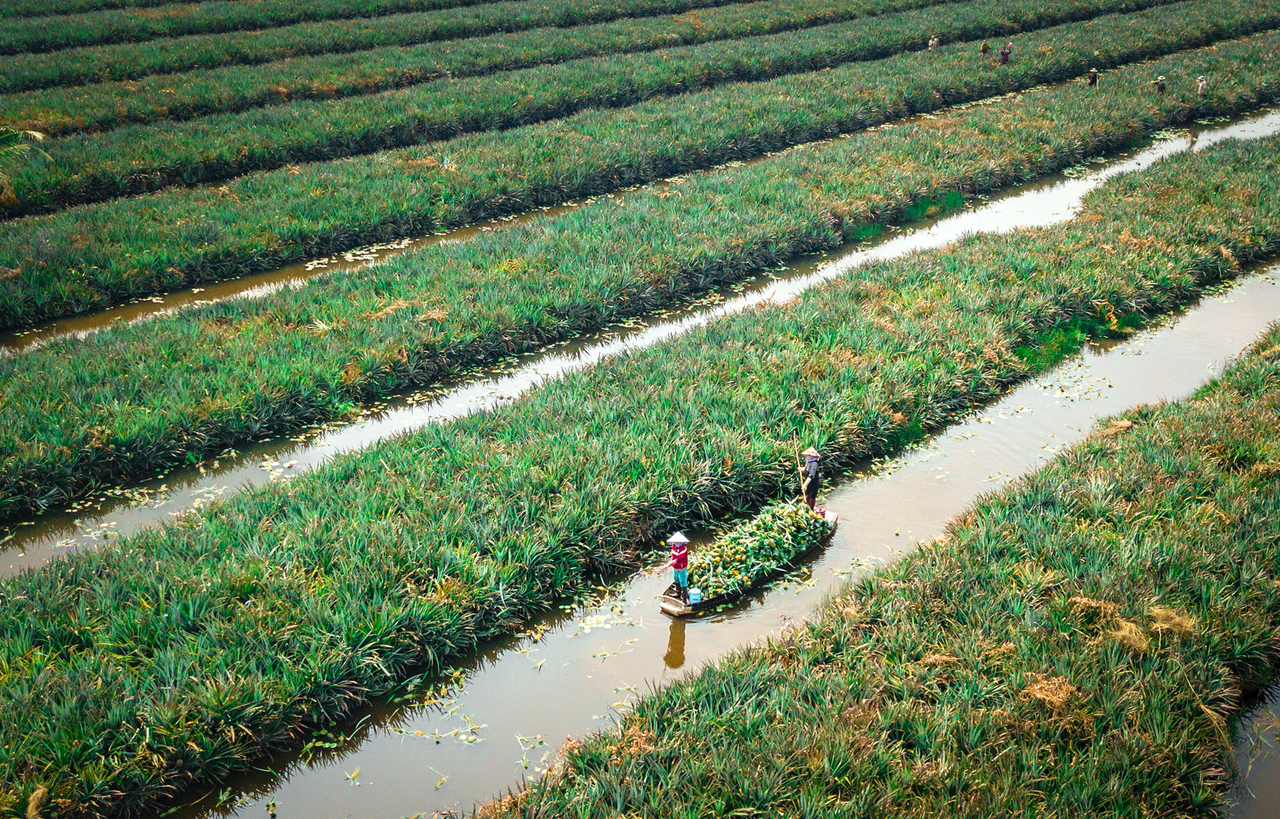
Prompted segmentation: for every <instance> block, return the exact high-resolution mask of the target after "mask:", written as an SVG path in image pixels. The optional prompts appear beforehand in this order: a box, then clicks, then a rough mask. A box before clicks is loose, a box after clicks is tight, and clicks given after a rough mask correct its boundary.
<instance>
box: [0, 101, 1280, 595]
mask: <svg viewBox="0 0 1280 819" xmlns="http://www.w3.org/2000/svg"><path fill="white" fill-rule="evenodd" d="M1275 133H1280V111H1269V112H1266V113H1263V114H1258V115H1254V116H1251V117H1249V118H1246V119H1243V120H1241V121H1238V122H1233V123H1230V124H1218V125H1211V126H1203V127H1199V128H1197V129H1195V130H1188V131H1179V132H1174V133H1171V134H1166V135H1165V136H1167V137H1168V138H1165V139H1161V140H1159V141H1157V142H1155V143H1154V144H1153V145H1151V146H1149V147H1147V148H1145V149H1143V150H1140V151H1137V152H1134V153H1133V154H1132V155H1129V156H1126V157H1118V158H1112V159H1108V160H1099V161H1098V162H1096V163H1095V164H1094V166H1092V167H1087V168H1077V169H1073V171H1072V172H1071V173H1070V174H1067V175H1063V176H1059V177H1054V178H1051V179H1048V180H1044V181H1041V182H1038V183H1035V184H1029V185H1025V186H1021V187H1018V188H1014V189H1011V190H1010V191H1008V192H1006V193H1004V194H1002V195H1001V196H999V197H996V198H993V199H991V200H990V201H989V202H986V203H985V204H980V205H979V206H977V207H971V208H969V209H966V210H964V211H962V212H959V213H956V214H954V215H951V216H946V217H943V218H940V219H937V220H934V221H933V222H929V223H921V224H920V225H919V226H918V227H917V229H915V230H912V231H910V232H906V233H897V232H891V233H890V238H887V239H885V240H883V241H880V242H878V243H877V244H874V245H872V246H870V247H863V248H849V249H846V250H845V251H841V252H837V253H834V254H825V255H823V256H822V257H818V258H811V259H806V260H801V261H800V262H798V263H796V264H793V265H790V266H787V267H785V268H782V269H779V270H777V271H773V272H772V273H770V274H767V275H764V276H759V277H756V278H754V279H751V280H749V281H746V282H742V283H740V284H738V285H735V286H734V287H732V288H728V289H726V290H722V291H718V292H715V293H712V294H710V295H708V296H706V297H704V298H701V299H699V300H697V301H696V302H694V303H692V304H687V305H684V306H682V307H680V308H676V309H673V310H668V311H663V312H661V313H659V314H657V315H654V316H649V317H646V318H645V319H643V320H641V319H635V320H633V321H631V322H628V323H626V324H624V325H621V326H618V327H613V328H609V329H607V330H606V331H604V332H601V333H596V334H591V335H588V336H585V337H583V338H580V339H576V340H574V341H573V342H569V343H563V344H558V345H553V346H552V347H550V348H547V349H544V350H541V351H538V352H536V353H530V354H527V355H523V356H517V357H513V358H512V359H511V360H509V361H508V362H506V363H505V364H503V365H501V366H498V367H494V368H489V369H486V370H483V371H480V372H478V373H477V374H476V375H475V376H473V377H472V378H470V379H468V380H466V381H464V382H462V383H444V384H440V385H437V386H435V387H433V388H431V389H428V390H422V391H418V392H414V393H412V394H408V395H401V396H397V397H395V398H392V399H389V400H387V401H385V402H382V403H378V404H375V405H371V406H369V407H367V408H365V413H364V415H363V416H362V417H361V418H359V419H356V420H353V421H347V422H341V423H332V424H327V425H324V426H322V427H319V428H314V429H310V430H306V431H303V432H301V433H299V434H297V435H295V436H292V437H289V438H285V439H275V440H269V441H263V442H259V443H257V444H253V445H251V446H247V447H244V448H243V449H242V450H240V451H236V450H229V451H228V452H226V453H224V454H223V455H222V456H221V457H219V458H216V459H211V460H209V461H205V462H202V463H201V464H198V465H197V466H195V467H191V468H185V469H175V470H172V471H166V472H164V473H162V474H160V475H157V476H156V477H155V478H154V479H153V480H150V481H146V482H142V483H139V484H136V485H131V486H124V487H119V488H116V489H113V490H108V491H105V492H101V493H99V494H97V495H94V496H92V497H90V498H86V499H84V500H82V501H79V502H77V503H75V504H73V505H71V506H70V507H68V508H66V509H63V510H60V511H57V512H49V513H46V514H44V515H42V516H40V517H37V518H35V519H33V520H29V521H23V522H19V523H17V524H16V525H13V526H10V527H9V528H8V529H7V530H2V531H0V577H4V576H7V575H11V574H13V573H15V572H18V571H21V570H23V569H27V568H34V567H37V566H40V565H42V564H44V563H45V562H46V561H48V560H50V559H52V558H54V557H57V556H59V555H62V554H66V553H67V552H69V551H71V550H74V549H77V548H83V547H86V546H92V545H93V544H100V543H102V542H103V541H104V540H107V539H110V538H114V537H119V536H124V535H128V534H130V533H132V532H136V531H137V530H139V529H141V528H142V527H144V526H148V525H153V524H155V523H157V522H160V521H164V520H166V519H169V518H171V517H173V516H176V515H180V514H182V513H184V512H186V511H188V510H190V509H193V508H199V507H201V506H203V505H205V504H207V503H209V502H210V501H212V500H214V499H216V498H219V497H223V496H225V495H227V494H228V493H231V492H236V491H240V490H241V489H243V488H245V487H248V486H256V485H261V484H263V483H267V482H270V481H273V480H287V479H289V478H290V477H292V476H293V475H296V474H299V473H301V472H302V471H305V470H307V469H310V468H312V467H314V466H316V465H319V464H322V463H325V462H327V461H328V460H329V459H331V458H332V457H333V456H335V455H338V454H340V453H343V452H349V451H352V450H354V449H359V448H361V447H364V446H367V445H369V444H371V443H374V442H376V441H379V440H383V439H385V438H387V437H390V436H392V435H396V434H399V433H402V432H405V431H408V430H412V429H417V428H419V427H421V426H423V425H425V424H430V423H438V422H440V421H445V420H448V419H450V418H457V417H460V416H463V415H466V414H468V413H471V412H476V411H479V410H483V409H487V408H491V407H494V406H497V405H498V404H501V403H503V402H504V401H508V400H510V399H511V398H514V397H515V396H517V395H519V394H520V393H522V392H524V391H525V390H527V389H529V388H531V387H533V386H535V385H537V384H538V383H541V382H542V381H544V380H546V379H548V378H553V377H555V376H557V375H560V374H562V373H565V372H568V371H571V370H576V369H581V368H583V367H585V366H588V365H590V364H593V363H595V362H597V361H600V360H602V359H604V358H607V357H609V356H611V355H615V354H617V353H620V352H623V351H626V350H634V349H638V348H641V347H645V346H648V345H651V344H654V343H656V342H659V341H662V340H663V339H667V338H671V337H673V336H676V335H679V334H681V333H684V332H687V331H688V330H689V329H690V328H692V327H695V326H698V325H701V324H705V323H706V322H708V321H711V320H713V319H715V318H718V317H720V316H723V315H727V314H729V313H734V312H738V311H741V310H744V309H747V308H749V307H751V306H753V305H755V304H759V303H761V302H764V301H769V300H779V301H782V300H786V299H788V298H791V297H792V296H794V295H796V294H797V293H800V292H801V291H803V290H805V289H807V288H809V287H812V286H814V285H815V284H818V283H820V282H822V281H826V280H828V279H831V278H834V277H836V276H839V275H843V274H844V273H846V272H848V271H849V270H850V269H852V268H854V267H856V266H858V265H860V264H864V263H866V262H868V261H874V260H883V259H891V258H896V257H899V256H902V255H904V254H907V253H910V252H912V251H915V250H920V249H926V248H936V247H942V246H945V245H947V244H950V243H951V242H954V241H955V240H957V239H959V238H961V237H962V236H965V235H967V234H971V233H979V232H1001V231H1009V230H1014V229H1017V228H1022V227H1030V226H1042V225H1048V224H1053V223H1056V222H1061V221H1065V220H1067V219H1070V218H1071V217H1072V216H1073V214H1074V213H1075V212H1076V211H1077V209H1078V208H1079V206H1080V202H1081V200H1082V199H1083V197H1084V196H1085V195H1086V194H1087V193H1088V192H1089V191H1091V190H1093V189H1094V188H1096V187H1097V186H1098V185H1100V184H1101V183H1102V182H1103V181H1105V180H1106V179H1108V178H1110V177H1112V176H1115V175H1116V174H1119V173H1124V172H1127V171H1133V170H1138V169H1141V168H1144V167H1146V166H1148V165H1150V164H1151V163H1152V162H1155V161H1157V160H1158V159H1161V158H1163V157H1166V156H1170V155H1172V154H1175V153H1178V152H1180V151H1184V150H1189V149H1193V150H1194V149H1200V148H1203V147H1206V146H1208V145H1211V144H1214V143H1216V142H1220V141H1222V140H1224V139H1229V138H1237V139H1257V138H1261V137H1264V136H1269V135H1271V134H1275ZM833 259H834V261H833Z"/></svg>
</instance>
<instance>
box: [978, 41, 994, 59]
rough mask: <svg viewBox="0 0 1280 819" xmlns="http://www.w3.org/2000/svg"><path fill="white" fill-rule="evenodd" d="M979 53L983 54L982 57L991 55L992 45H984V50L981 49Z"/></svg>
mask: <svg viewBox="0 0 1280 819" xmlns="http://www.w3.org/2000/svg"><path fill="white" fill-rule="evenodd" d="M979 51H981V52H982V56H984V57H987V56H989V55H990V54H991V45H990V44H989V43H983V44H982V48H981V49H979Z"/></svg>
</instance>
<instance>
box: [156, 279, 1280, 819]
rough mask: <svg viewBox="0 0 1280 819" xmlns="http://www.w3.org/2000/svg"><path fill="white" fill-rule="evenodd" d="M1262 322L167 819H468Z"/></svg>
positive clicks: (846, 492) (1017, 405) (1251, 310)
mask: <svg viewBox="0 0 1280 819" xmlns="http://www.w3.org/2000/svg"><path fill="white" fill-rule="evenodd" d="M1277 318H1280V265H1274V266H1272V267H1270V268H1268V269H1265V270H1261V271H1258V272H1254V273H1252V274H1250V275H1247V276H1245V277H1243V278H1241V279H1240V280H1238V281H1237V282H1235V283H1232V284H1230V285H1228V286H1224V287H1222V288H1221V289H1220V290H1219V291H1218V292H1216V293H1213V294H1211V295H1209V296H1206V297H1205V298H1203V299H1202V300H1201V301H1200V302H1199V303H1198V304H1196V305H1194V306H1192V307H1191V308H1190V309H1188V310H1187V311H1185V312H1184V313H1182V314H1180V315H1177V316H1173V317H1170V318H1169V319H1167V320H1165V321H1164V322H1163V323H1161V324H1160V325H1158V326H1156V327H1153V328H1151V329H1148V330H1145V331H1143V332H1141V333H1138V334H1136V335H1134V336H1133V337H1131V338H1130V339H1128V340H1126V341H1124V342H1119V343H1116V342H1109V343H1105V344H1095V345H1090V346H1089V347H1088V348H1086V349H1085V350H1084V351H1083V353H1082V354H1081V355H1079V356H1076V357H1074V358H1072V359H1069V360H1068V361H1066V362H1064V363H1063V364H1061V365H1060V366H1058V367H1056V368H1055V369H1054V370H1053V371H1052V372H1050V373H1048V374H1047V375H1045V376H1044V377H1042V378H1038V379H1035V380H1034V381H1032V382H1029V383H1027V384H1025V385H1023V386H1021V387H1019V388H1018V389H1017V390H1015V391H1013V392H1011V393H1009V394H1008V395H1006V396H1005V397H1004V398H1002V399H1001V400H1000V401H998V402H996V403H995V404H993V405H991V406H989V407H988V408H986V409H985V410H983V411H981V412H979V413H977V414H975V415H973V416H971V417H969V418H967V419H965V420H963V421H962V422H959V423H957V424H955V425H954V426H952V427H951V428H949V429H947V430H946V431H945V432H943V433H941V434H939V435H937V436H936V437H934V438H933V439H932V440H930V441H929V442H927V443H926V444H925V445H923V446H920V447H918V448H916V449H913V450H912V451H910V452H907V453H905V454H903V455H902V456H900V457H898V458H895V459H892V460H889V461H885V462H881V463H877V464H873V465H871V466H869V467H867V468H866V469H865V470H863V471H862V472H861V473H860V474H855V475H852V476H849V477H848V478H847V479H846V480H844V481H843V482H841V483H839V484H838V485H837V486H836V487H835V488H833V489H832V490H831V491H830V492H829V493H828V495H827V497H826V498H825V499H824V500H823V503H825V505H826V506H827V507H828V508H832V509H835V510H836V511H838V512H839V513H840V527H839V529H837V531H836V534H835V537H834V538H833V539H832V541H831V543H830V545H829V546H828V547H827V548H825V549H824V550H822V551H821V552H820V553H819V554H816V555H814V556H813V557H812V559H811V560H810V561H808V562H807V563H806V564H805V565H804V566H803V567H802V568H801V569H800V570H799V571H797V572H794V573H793V574H792V575H791V576H790V577H789V578H786V579H784V580H782V581H780V582H778V583H776V584H774V585H773V586H771V587H770V588H767V589H763V590H761V591H759V592H758V593H756V594H754V595H753V596H751V597H750V598H749V599H748V600H746V601H743V602H742V603H741V604H739V605H736V606H734V607H733V608H731V609H729V610H726V611H722V612H719V613H717V614H713V615H711V616H708V617H705V618H702V619H696V620H688V621H683V620H673V619H670V618H667V617H665V616H663V615H661V614H659V613H658V606H657V599H656V598H657V596H658V595H659V594H660V593H661V592H662V591H663V589H664V588H665V587H666V585H667V583H668V582H669V577H668V574H669V573H667V572H654V571H650V572H642V573H640V574H637V575H635V576H633V577H631V578H630V579H628V580H626V581H625V582H622V583H619V584H618V585H616V586H614V587H612V588H608V589H602V590H600V591H599V592H598V593H597V595H596V596H595V598H594V599H592V600H589V601H586V602H585V603H580V604H578V605H570V606H566V607H564V608H562V609H561V610H559V611H557V612H556V613H554V614H553V615H551V616H548V617H545V618H543V619H542V620H541V621H540V622H538V623H536V624H535V626H534V627H533V628H532V629H531V630H530V633H528V634H526V635H523V636H521V637H519V638H515V639H511V640H506V641H503V642H501V643H499V644H497V645H492V646H489V647H488V648H487V649H486V650H485V651H484V652H483V653H481V654H479V655H477V656H474V657H472V658H471V659H470V660H468V661H466V662H464V663H462V664H460V665H458V672H457V675H456V676H455V678H454V679H453V681H452V683H451V684H450V685H448V686H447V687H446V688H447V690H441V689H439V688H436V689H434V690H430V691H425V692H420V693H418V694H416V695H414V696H410V697H408V698H406V701H405V702H402V703H399V704H394V703H391V704H388V703H384V704H382V705H380V706H379V707H377V708H375V709H371V710H369V711H367V712H365V713H364V714H362V715H361V716H360V717H359V718H358V719H356V720H353V721H352V722H351V723H349V724H348V725H346V726H344V727H342V728H340V729H338V730H336V731H335V732H334V734H333V735H329V736H323V737H319V738H318V739H319V740H320V741H322V742H325V743H331V744H332V745H333V747H323V748H318V749H313V751H314V752H309V753H306V754H301V755H300V754H291V755H286V756H281V757H278V758H276V759H274V760H272V761H271V762H270V763H269V764H263V765H260V766H259V770H258V771H256V772H254V773H253V774H251V775H248V776H244V777H239V778H237V779H236V780H234V781H233V782H232V783H231V784H230V786H228V787H224V788H222V789H219V790H216V791H211V792H208V793H205V794H202V795H200V796H199V798H197V799H196V801H195V802H194V803H192V804H189V805H188V806H186V807H185V808H184V809H182V810H180V811H179V812H178V815H180V816H184V817H197V816H199V817H209V816H214V815H218V816H228V815H229V816H242V817H255V816H263V815H265V813H266V812H268V808H269V806H271V807H273V808H274V810H275V811H276V813H277V814H278V815H279V816H280V817H322V816H324V817H343V816H353V817H355V816H358V817H369V818H370V819H396V817H404V816H414V815H417V814H423V815H426V816H430V815H432V814H433V813H436V812H440V813H447V812H451V811H453V812H456V811H463V810H468V809H470V808H471V807H472V806H473V805H474V804H475V803H476V802H480V801H484V800H486V799H489V798H491V797H493V796H495V795H498V794H501V793H503V792H505V791H506V790H507V789H508V788H515V787H518V786H519V784H520V782H521V780H522V779H524V778H527V777H534V776H536V775H537V774H538V773H539V772H540V771H541V770H543V769H544V768H545V766H546V765H547V764H548V763H549V762H550V761H551V759H552V755H553V754H554V752H555V749H556V748H558V747H559V746H560V744H561V743H563V741H564V739H565V737H566V735H573V736H581V735H583V734H585V733H587V732H590V731H592V730H595V729H598V728H601V727H604V726H606V725H607V724H608V723H609V722H610V721H611V720H612V719H613V718H614V716H615V714H616V712H617V711H618V710H620V709H623V708H625V707H626V704H627V703H628V702H630V701H631V700H632V699H633V698H634V697H636V696H637V695H638V694H639V693H642V692H644V691H646V690H648V689H649V688H651V687H653V686H656V685H661V684H662V683H663V682H664V681H666V680H668V679H670V678H671V677H672V676H673V675H678V674H681V673H684V672H685V671H687V670H689V669H694V668H697V667H699V666H701V665H703V664H704V663H706V662H707V661H709V660H712V659H714V658H716V657H718V656H721V655H723V654H724V653H726V652H727V651H730V650H732V649H733V648H734V647H736V646H740V645H744V644H747V643H750V642H752V641H754V640H756V639H759V638H760V637H761V636H763V635H767V634H771V633H775V632H776V631H777V630H778V629H780V628H782V627H784V626H786V625H787V624H788V623H795V622H798V621H800V620H801V619H803V618H804V617H805V616H806V615H807V614H809V613H810V612H811V611H813V609H814V607H815V606H816V605H818V603H819V602H820V601H821V600H822V598H823V597H824V596H825V595H827V594H829V593H830V592H831V591H832V590H833V589H835V588H837V587H838V586H840V585H841V584H842V583H844V582H845V581H846V578H848V577H849V576H850V575H851V574H853V573H855V572H857V571H862V570H868V569H871V568H874V567H875V566H878V565H881V564H883V563H884V562H886V561H890V560H893V559H894V558H895V557H896V556H897V555H899V554H902V553H903V552H905V551H907V550H909V549H911V548H913V547H914V545H915V544H916V543H918V542H921V541H928V540H931V539H932V538H934V537H936V536H937V535H939V534H941V532H942V530H943V527H944V526H945V524H946V522H947V521H948V520H950V519H951V518H952V517H954V516H955V515H957V514H959V513H960V512H962V511H963V510H964V509H965V508H966V507H968V506H969V505H971V504H972V503H973V501H974V500H975V499H976V498H977V497H978V496H979V495H981V494H983V493H986V492H990V491H993V490H996V489H999V488H1000V487H1002V486H1004V485H1005V484H1007V483H1008V482H1009V481H1011V480H1013V479H1014V478H1016V477H1017V476H1019V475H1023V474H1026V473H1028V472H1030V471H1032V470H1034V469H1036V468H1037V467H1038V466H1040V465H1041V464H1042V463H1043V461H1044V460H1045V459H1047V458H1050V457H1052V456H1053V455H1054V453H1056V452H1057V451H1058V450H1059V449H1061V448H1062V447H1064V446H1068V445H1070V444H1072V443H1074V442H1076V441H1078V440H1080V439H1081V438H1082V437H1083V436H1084V435H1085V434H1086V433H1087V432H1088V430H1089V429H1090V428H1091V427H1092V426H1093V424H1094V423H1095V420H1096V419H1097V418H1098V417H1099V416H1102V415H1109V414H1113V413H1116V412H1119V411H1121V410H1123V409H1125V408H1128V407H1131V406H1133V405H1135V404H1139V403H1150V402H1155V401H1161V400H1167V399H1178V398H1182V397H1184V396H1186V395H1187V394H1189V393H1190V392H1192V391H1193V390H1195V389H1196V388H1197V387H1199V386H1200V385H1202V384H1203V383H1204V382H1205V381H1207V380H1208V379H1210V378H1211V377H1213V376H1214V375H1215V374H1216V373H1219V372H1221V370H1222V368H1223V366H1224V365H1225V363H1226V362H1227V361H1228V360H1229V359H1230V357H1232V356H1234V355H1236V354H1238V353H1239V352H1240V351H1241V350H1242V349H1244V348H1245V347H1246V346H1247V345H1248V344H1249V343H1250V342H1251V341H1253V340H1254V339H1255V338H1256V337H1257V336H1258V335H1259V334H1261V333H1262V332H1263V331H1264V330H1265V329H1266V327H1267V326H1268V325H1269V324H1270V323H1271V322H1273V321H1275V320H1276V319H1277ZM437 684H439V683H437ZM1243 753H1245V750H1243V749H1242V754H1243ZM1242 759H1244V757H1242ZM1259 759H1260V760H1262V761H1257V762H1255V764H1254V768H1253V776H1252V777H1251V778H1250V779H1248V780H1246V782H1245V783H1244V785H1245V787H1249V788H1252V789H1254V790H1255V792H1259V791H1264V792H1266V793H1267V794H1269V795H1270V798H1272V799H1274V795H1275V794H1274V791H1275V789H1276V785H1277V777H1276V774H1277V773H1280V765H1277V764H1275V762H1274V761H1273V762H1272V763H1271V764H1270V766H1269V767H1268V766H1267V765H1266V764H1264V762H1265V759H1266V758H1263V757H1259ZM1268 789H1269V790H1268ZM1262 798H1263V797H1262V796H1259V797H1258V798H1256V799H1254V800H1252V804H1255V805H1256V804H1261V800H1262ZM1243 804H1244V803H1242V805H1243ZM1266 804H1270V805H1274V804H1275V803H1274V801H1272V802H1269V803H1266ZM1237 810H1239V811H1243V812H1238V813H1237V814H1236V815H1237V816H1240V817H1261V816H1274V815H1275V814H1274V813H1269V812H1264V813H1260V812H1257V811H1252V812H1251V811H1249V810H1247V809H1246V808H1244V807H1241V808H1238V809H1237Z"/></svg>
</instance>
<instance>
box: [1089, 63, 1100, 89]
mask: <svg viewBox="0 0 1280 819" xmlns="http://www.w3.org/2000/svg"><path fill="white" fill-rule="evenodd" d="M1089 87H1090V88H1097V87H1098V69H1096V68H1090V69H1089Z"/></svg>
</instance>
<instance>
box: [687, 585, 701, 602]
mask: <svg viewBox="0 0 1280 819" xmlns="http://www.w3.org/2000/svg"><path fill="white" fill-rule="evenodd" d="M701 602H702V589H689V605H691V606H692V605H693V604H694V603H701Z"/></svg>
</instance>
